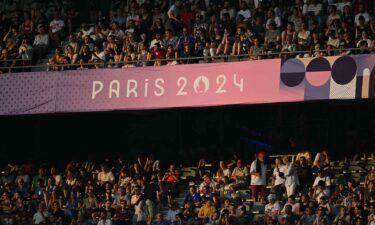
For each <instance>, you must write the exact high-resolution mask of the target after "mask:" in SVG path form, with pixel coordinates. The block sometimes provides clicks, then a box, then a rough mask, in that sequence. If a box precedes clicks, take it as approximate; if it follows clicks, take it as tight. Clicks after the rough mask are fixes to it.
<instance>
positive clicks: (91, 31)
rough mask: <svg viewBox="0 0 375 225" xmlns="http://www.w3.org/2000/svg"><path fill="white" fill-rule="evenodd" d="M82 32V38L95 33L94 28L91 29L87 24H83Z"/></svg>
mask: <svg viewBox="0 0 375 225" xmlns="http://www.w3.org/2000/svg"><path fill="white" fill-rule="evenodd" d="M80 31H81V33H82V38H84V37H86V36H90V35H92V34H94V33H95V29H94V27H89V25H87V23H83V24H82V28H81V30H80Z"/></svg>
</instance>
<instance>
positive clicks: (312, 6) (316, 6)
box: [302, 0, 323, 16]
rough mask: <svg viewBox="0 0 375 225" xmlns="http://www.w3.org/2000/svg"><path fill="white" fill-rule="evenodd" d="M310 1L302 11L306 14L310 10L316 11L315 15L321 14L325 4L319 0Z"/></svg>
mask: <svg viewBox="0 0 375 225" xmlns="http://www.w3.org/2000/svg"><path fill="white" fill-rule="evenodd" d="M309 2H310V3H307V4H304V5H303V9H302V13H303V15H306V14H308V13H310V12H312V13H314V15H315V16H319V15H320V13H321V12H322V10H323V5H322V3H320V2H319V1H318V0H311V1H309Z"/></svg>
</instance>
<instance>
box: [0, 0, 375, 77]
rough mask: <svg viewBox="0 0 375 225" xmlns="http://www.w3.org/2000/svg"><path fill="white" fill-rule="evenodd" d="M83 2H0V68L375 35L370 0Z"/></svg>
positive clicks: (303, 53) (258, 54)
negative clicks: (80, 3)
mask: <svg viewBox="0 0 375 225" xmlns="http://www.w3.org/2000/svg"><path fill="white" fill-rule="evenodd" d="M82 2H85V4H87V5H86V6H85V7H84V10H82V7H81V8H78V7H77V5H78V4H79V3H78V2H77V1H72V0H52V1H43V0H3V1H1V2H0V37H1V40H0V48H1V49H0V50H1V56H0V61H1V66H0V67H11V66H22V65H23V66H25V65H30V63H31V64H36V63H38V62H40V60H41V59H42V58H43V57H45V56H46V54H47V53H49V52H51V51H54V52H55V54H54V56H53V57H51V58H50V59H49V64H50V66H49V69H50V70H70V69H87V68H101V67H115V68H119V67H125V68H127V67H135V66H149V65H154V66H160V65H175V64H186V63H198V62H200V61H202V60H203V61H204V62H210V61H211V58H209V57H210V56H222V55H228V56H229V55H235V56H236V55H237V56H238V55H242V56H243V54H245V55H247V56H246V57H245V58H248V57H249V58H250V59H252V60H256V59H263V58H274V57H318V56H331V55H345V54H356V53H369V52H373V48H372V47H373V46H374V41H375V14H374V11H375V1H374V0H155V1H150V0H128V1H120V0H111V1H104V0H87V1H82ZM350 48H359V49H356V50H353V49H350ZM288 52H294V53H288ZM192 57H201V58H200V59H199V60H198V59H197V58H192ZM15 59H18V60H16V61H15ZM86 63H98V65H85V64H86ZM66 64H77V65H76V66H62V65H66ZM2 71H3V72H7V70H6V69H2Z"/></svg>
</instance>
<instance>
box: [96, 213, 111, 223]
mask: <svg viewBox="0 0 375 225" xmlns="http://www.w3.org/2000/svg"><path fill="white" fill-rule="evenodd" d="M112 224H113V223H112V220H111V219H110V218H107V213H105V212H102V213H100V220H99V222H98V224H97V225H112Z"/></svg>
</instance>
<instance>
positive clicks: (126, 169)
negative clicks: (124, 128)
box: [0, 149, 375, 225]
mask: <svg viewBox="0 0 375 225" xmlns="http://www.w3.org/2000/svg"><path fill="white" fill-rule="evenodd" d="M294 156H295V160H294V162H292V158H290V157H288V156H281V157H276V158H274V159H275V160H273V159H272V160H270V159H271V157H267V156H266V152H264V151H260V152H259V153H257V154H256V156H255V160H254V161H252V162H250V163H249V164H246V163H245V162H243V160H242V159H241V158H238V157H237V156H235V155H233V157H232V159H230V160H227V161H220V162H219V163H218V165H215V164H214V166H215V168H213V167H212V165H211V164H209V163H207V161H206V160H208V159H201V160H200V161H199V163H198V166H197V167H193V168H192V167H183V168H182V167H181V168H180V167H176V166H175V165H173V164H171V165H169V167H168V168H167V169H163V167H162V165H161V163H160V161H159V160H157V159H154V157H153V156H152V155H149V156H147V157H144V158H143V157H139V158H138V159H137V160H135V161H133V162H132V161H130V160H125V158H123V157H117V158H111V157H109V156H108V157H105V159H104V160H103V161H102V162H94V161H91V160H88V161H85V162H77V161H70V162H69V163H67V164H66V165H65V168H58V167H56V166H54V165H51V164H48V163H47V164H46V163H33V162H31V161H28V162H25V163H20V164H14V163H11V164H8V165H7V166H6V167H5V168H4V170H3V171H2V173H1V176H0V185H1V199H0V201H1V204H0V218H1V219H0V224H6V225H13V224H14V225H21V224H22V225H32V224H48V225H62V224H71V225H77V224H79V225H89V224H93V225H112V224H115V225H116V224H127V225H130V224H132V225H146V224H147V225H150V224H152V225H206V224H207V225H247V224H268V225H271V224H280V225H281V224H285V225H289V224H291V225H296V224H299V225H328V224H336V225H338V224H341V225H366V224H368V225H373V224H375V191H374V179H375V166H374V165H375V159H374V155H372V156H371V158H363V160H360V161H352V162H347V163H348V165H349V164H353V163H359V164H360V165H362V167H363V168H364V170H365V171H366V172H364V173H363V174H362V176H361V178H360V179H359V180H357V181H355V180H354V179H353V178H352V177H351V174H350V173H349V174H347V176H342V177H341V178H342V179H333V177H335V172H334V166H333V165H334V163H333V162H331V161H330V158H329V156H328V153H327V150H324V149H323V150H322V151H320V152H318V153H317V154H316V155H315V157H311V153H310V152H301V153H299V154H298V155H294ZM348 165H346V167H345V165H343V168H344V169H345V168H346V169H348V168H347V166H348ZM369 166H370V167H369ZM366 168H368V169H366ZM341 173H342V172H341ZM331 176H332V177H331ZM267 185H268V186H269V187H266V186H267ZM178 196H184V197H183V198H181V200H179V198H178ZM167 206H168V208H167Z"/></svg>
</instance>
